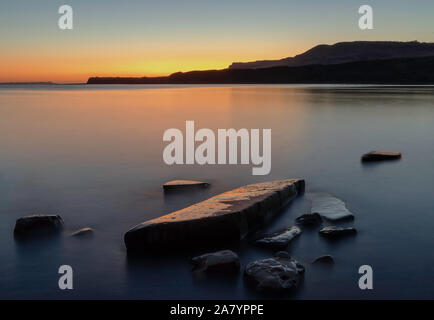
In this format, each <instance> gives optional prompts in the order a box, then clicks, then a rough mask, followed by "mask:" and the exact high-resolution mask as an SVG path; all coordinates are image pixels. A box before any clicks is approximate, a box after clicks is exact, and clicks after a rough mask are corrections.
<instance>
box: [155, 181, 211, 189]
mask: <svg viewBox="0 0 434 320" xmlns="http://www.w3.org/2000/svg"><path fill="white" fill-rule="evenodd" d="M208 186H209V184H208V183H206V182H202V181H194V180H172V181H168V182H166V183H165V184H164V185H163V189H164V190H166V191H168V190H180V189H187V188H194V187H208Z"/></svg>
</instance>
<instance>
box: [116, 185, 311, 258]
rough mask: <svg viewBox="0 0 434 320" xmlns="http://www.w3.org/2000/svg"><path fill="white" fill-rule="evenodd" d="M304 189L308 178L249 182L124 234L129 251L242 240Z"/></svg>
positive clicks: (147, 222) (145, 223) (144, 223)
mask: <svg viewBox="0 0 434 320" xmlns="http://www.w3.org/2000/svg"><path fill="white" fill-rule="evenodd" d="M303 190H304V180H301V179H292V180H281V181H273V182H265V183H258V184H252V185H247V186H244V187H240V188H238V189H234V190H231V191H227V192H224V193H222V194H219V195H217V196H214V197H212V198H210V199H208V200H205V201H202V202H199V203H197V204H194V205H192V206H189V207H187V208H185V209H182V210H179V211H175V212H173V213H171V214H168V215H165V216H162V217H160V218H157V219H153V220H149V221H145V222H143V223H141V224H139V225H137V226H135V227H134V228H132V229H131V230H129V231H128V232H127V233H126V234H125V237H124V240H125V245H126V247H127V249H128V251H138V250H146V249H160V248H161V247H169V248H173V247H179V246H181V245H185V244H196V245H197V244H200V245H203V244H208V243H221V242H226V241H235V240H240V239H241V238H243V237H244V236H245V235H247V234H248V233H250V232H251V231H253V230H255V229H257V227H258V226H260V225H261V224H263V223H264V221H265V220H267V219H268V218H270V217H271V216H272V215H274V214H275V213H277V212H279V211H280V210H281V209H282V207H284V206H285V205H287V204H288V203H289V202H290V201H291V200H293V199H294V198H295V197H296V196H297V195H298V194H299V193H301V192H303Z"/></svg>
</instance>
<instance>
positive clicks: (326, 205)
mask: <svg viewBox="0 0 434 320" xmlns="http://www.w3.org/2000/svg"><path fill="white" fill-rule="evenodd" d="M311 213H312V214H314V213H318V214H319V215H321V216H322V217H323V218H325V219H327V220H329V221H339V220H352V219H354V215H353V214H352V213H351V212H350V211H348V209H347V207H346V206H345V203H344V202H343V201H342V200H340V199H338V198H335V197H333V196H331V195H329V194H326V193H318V194H314V196H313V199H312V208H311Z"/></svg>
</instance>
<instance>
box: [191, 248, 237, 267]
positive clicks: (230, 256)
mask: <svg viewBox="0 0 434 320" xmlns="http://www.w3.org/2000/svg"><path fill="white" fill-rule="evenodd" d="M191 262H192V264H193V271H195V272H237V271H239V269H240V259H239V258H238V255H237V254H236V253H235V252H233V251H231V250H222V251H217V252H213V253H207V254H203V255H201V256H198V257H195V258H193V259H192V260H191Z"/></svg>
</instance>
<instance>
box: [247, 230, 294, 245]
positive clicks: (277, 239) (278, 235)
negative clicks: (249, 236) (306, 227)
mask: <svg viewBox="0 0 434 320" xmlns="http://www.w3.org/2000/svg"><path fill="white" fill-rule="evenodd" d="M300 234H301V230H300V228H299V227H295V226H294V227H290V228H288V229H286V230H283V231H278V232H274V233H272V234H270V235H267V236H265V237H264V238H262V239H259V240H256V241H255V244H257V245H259V246H265V247H272V248H285V247H287V246H288V244H289V243H290V242H291V241H292V239H294V238H295V237H297V236H299V235H300Z"/></svg>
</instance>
